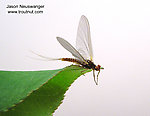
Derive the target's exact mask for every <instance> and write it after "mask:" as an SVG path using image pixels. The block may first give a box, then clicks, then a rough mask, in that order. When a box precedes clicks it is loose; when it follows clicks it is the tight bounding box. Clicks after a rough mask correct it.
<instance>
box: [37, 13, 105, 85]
mask: <svg viewBox="0 0 150 116" xmlns="http://www.w3.org/2000/svg"><path fill="white" fill-rule="evenodd" d="M57 40H58V42H59V43H60V44H61V45H62V46H63V47H64V48H65V49H66V50H68V51H69V52H70V53H71V54H72V55H73V56H74V57H75V58H58V59H54V60H61V61H68V62H73V63H76V64H78V65H81V66H82V67H84V68H87V69H92V70H93V77H94V81H95V83H96V85H97V84H98V75H99V73H100V70H101V69H104V68H103V67H101V66H100V65H95V64H94V62H93V50H92V43H91V35H90V26H89V22H88V19H87V18H86V17H85V16H84V15H82V16H81V18H80V22H79V26H78V31H77V37H76V49H75V48H74V47H73V46H72V45H71V44H70V43H69V42H67V41H66V40H64V39H63V38H61V37H57ZM35 54H36V53H35ZM37 55H38V56H40V57H42V58H44V59H47V60H53V59H51V58H49V57H45V56H42V55H39V54H37ZM95 70H96V71H98V74H97V78H95Z"/></svg>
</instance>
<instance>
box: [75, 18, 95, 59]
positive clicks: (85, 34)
mask: <svg viewBox="0 0 150 116" xmlns="http://www.w3.org/2000/svg"><path fill="white" fill-rule="evenodd" d="M76 49H77V50H78V52H79V53H80V54H81V55H82V56H83V57H84V58H85V59H89V60H91V61H93V50H92V43H91V35H90V26H89V22H88V19H87V18H86V17H85V16H84V15H82V16H81V18H80V22H79V26H78V31H77V38H76Z"/></svg>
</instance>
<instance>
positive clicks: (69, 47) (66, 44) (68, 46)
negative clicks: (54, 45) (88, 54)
mask: <svg viewBox="0 0 150 116" xmlns="http://www.w3.org/2000/svg"><path fill="white" fill-rule="evenodd" d="M57 40H58V42H59V43H60V44H61V45H62V46H63V47H64V48H65V49H66V50H68V51H69V52H70V53H71V54H72V55H73V56H74V57H76V58H77V59H79V60H81V61H83V62H86V60H85V59H84V58H83V56H82V55H81V54H80V53H79V52H78V51H77V50H76V49H75V48H74V47H73V46H72V45H71V44H70V43H69V42H67V41H66V40H64V39H63V38H60V37H57Z"/></svg>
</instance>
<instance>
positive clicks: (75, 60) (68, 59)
mask: <svg viewBox="0 0 150 116" xmlns="http://www.w3.org/2000/svg"><path fill="white" fill-rule="evenodd" d="M61 60H62V61H68V62H74V63H77V64H81V62H80V61H79V60H77V59H74V58H61Z"/></svg>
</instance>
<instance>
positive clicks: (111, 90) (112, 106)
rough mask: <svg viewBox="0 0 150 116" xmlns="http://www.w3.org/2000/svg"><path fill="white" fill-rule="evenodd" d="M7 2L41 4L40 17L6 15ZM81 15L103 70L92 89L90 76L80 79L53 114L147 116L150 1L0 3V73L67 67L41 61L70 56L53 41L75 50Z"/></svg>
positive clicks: (149, 111) (149, 103)
mask: <svg viewBox="0 0 150 116" xmlns="http://www.w3.org/2000/svg"><path fill="white" fill-rule="evenodd" d="M7 4H41V5H42V4H43V5H45V8H44V13H43V14H39V15H32V14H31V15H19V14H11V15H10V14H7V13H6V8H5V7H6V6H7ZM81 15H85V16H86V17H87V18H88V19H89V22H90V26H91V37H92V44H93V51H94V61H95V63H96V64H100V65H102V66H103V67H104V68H105V69H104V70H103V71H101V74H100V76H99V85H98V86H96V85H95V83H94V81H93V77H92V73H88V74H86V76H81V77H80V78H78V79H77V80H76V81H75V82H74V83H73V85H72V86H71V87H70V88H69V90H68V91H67V93H66V97H65V99H64V100H63V104H61V106H60V107H59V108H58V109H57V110H56V111H55V113H54V116H150V68H149V67H150V2H149V0H88V1H87V0H55V1H52V0H50V1H42V0H34V1H33V0H32V1H31V0H30V1H25V0H16V1H15V2H14V1H11V0H9V1H7V0H6V1H4V0H3V1H0V69H1V70H40V69H50V70H51V69H57V68H63V67H65V66H67V65H70V63H66V62H60V61H55V62H44V61H38V60H35V59H31V58H30V57H36V58H37V56H35V55H33V54H32V53H31V52H30V50H33V51H35V52H37V53H39V54H42V55H45V56H49V57H54V58H55V57H56V58H57V57H72V56H71V54H70V53H69V52H67V51H66V50H65V49H64V48H63V47H62V46H61V45H60V44H59V43H58V42H57V40H56V36H60V37H63V38H65V39H66V40H67V41H69V42H70V43H71V44H72V45H74V46H75V40H76V33H77V26H78V23H79V19H80V16H81Z"/></svg>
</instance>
